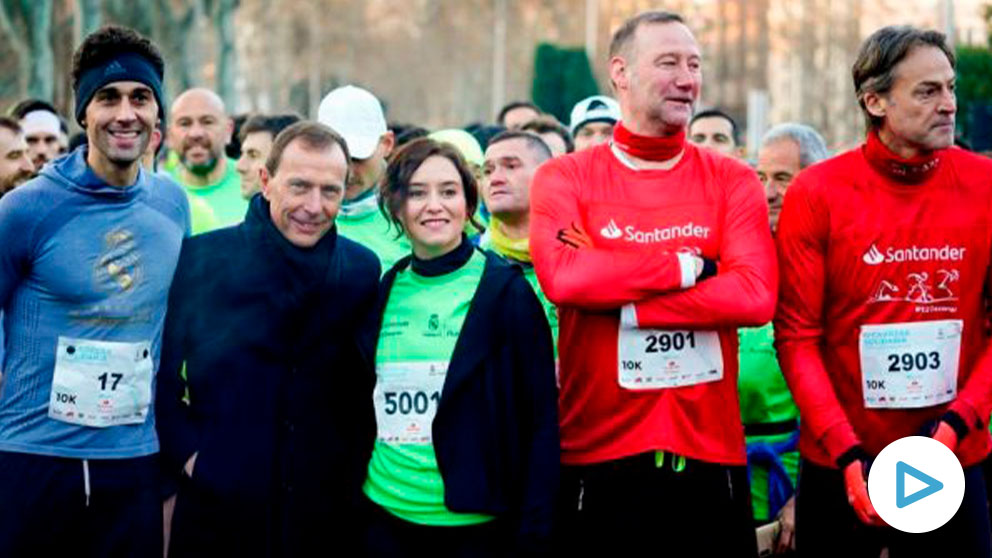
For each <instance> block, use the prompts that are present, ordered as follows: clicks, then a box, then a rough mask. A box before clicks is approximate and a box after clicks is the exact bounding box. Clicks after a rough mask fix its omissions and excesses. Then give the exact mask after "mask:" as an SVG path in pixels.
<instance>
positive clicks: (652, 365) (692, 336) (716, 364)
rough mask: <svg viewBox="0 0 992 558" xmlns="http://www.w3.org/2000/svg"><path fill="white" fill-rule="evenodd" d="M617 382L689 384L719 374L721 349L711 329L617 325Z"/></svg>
mask: <svg viewBox="0 0 992 558" xmlns="http://www.w3.org/2000/svg"><path fill="white" fill-rule="evenodd" d="M617 354H618V356H619V362H618V363H617V372H618V375H619V383H620V386H621V387H623V388H626V389H634V390H643V389H659V388H674V387H682V386H691V385H694V384H701V383H704V382H715V381H718V380H720V379H722V378H723V352H722V351H721V349H720V336H719V334H718V333H717V332H715V331H694V330H693V331H684V330H661V329H637V328H633V327H628V326H625V325H621V326H620V338H619V341H618V344H617Z"/></svg>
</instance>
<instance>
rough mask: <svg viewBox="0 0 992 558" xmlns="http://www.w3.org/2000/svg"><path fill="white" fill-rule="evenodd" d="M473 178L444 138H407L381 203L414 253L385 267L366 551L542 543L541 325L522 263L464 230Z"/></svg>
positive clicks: (551, 432) (548, 450)
mask: <svg viewBox="0 0 992 558" xmlns="http://www.w3.org/2000/svg"><path fill="white" fill-rule="evenodd" d="M477 206H478V190H477V188H476V185H475V178H474V177H473V175H472V172H471V171H470V170H469V169H468V166H467V165H466V164H465V162H464V161H463V160H462V158H461V155H459V154H458V152H457V151H455V149H454V148H453V147H451V146H450V145H447V144H444V143H439V142H435V141H433V140H430V139H418V140H414V141H412V142H410V143H409V144H408V145H406V146H404V147H403V149H402V150H401V151H399V152H398V153H397V154H396V155H395V157H394V158H393V160H392V162H390V164H389V167H388V168H387V170H386V179H385V180H384V181H383V185H382V192H381V196H380V207H381V209H382V210H383V212H384V213H385V214H386V215H387V217H388V218H389V219H390V220H392V222H393V223H394V224H395V225H396V226H397V228H398V229H399V230H400V231H402V232H403V234H405V235H406V236H407V237H408V238H409V240H410V244H411V245H412V247H413V254H411V255H409V256H407V257H405V258H403V259H401V260H400V261H399V262H397V263H396V265H395V266H393V268H392V269H391V270H390V271H389V272H388V273H386V275H385V277H383V280H382V284H381V286H380V293H379V313H378V316H379V318H380V320H379V321H378V322H377V323H376V324H375V327H372V328H370V330H369V335H368V338H367V342H368V343H369V345H370V348H372V347H374V352H375V369H376V387H375V393H374V396H373V398H374V402H375V411H376V422H377V434H376V440H375V447H374V450H373V453H372V459H371V461H370V462H369V468H368V478H367V480H366V481H365V485H364V493H365V495H366V496H367V498H368V500H369V514H370V517H369V520H368V531H367V534H366V537H367V539H366V540H367V552H368V554H369V555H371V556H421V555H428V554H433V555H435V556H491V555H501V554H506V553H510V554H514V555H518V554H529V553H536V552H544V551H547V548H546V546H547V544H548V541H549V537H550V531H551V518H552V514H553V510H552V503H553V502H554V498H555V493H556V489H557V485H558V463H559V449H558V423H557V393H556V389H555V379H554V356H553V352H552V342H551V333H550V331H549V329H548V325H547V320H546V319H545V318H544V312H543V310H542V308H541V304H540V303H539V302H538V300H537V297H536V296H535V295H534V291H533V290H532V289H531V288H530V285H529V284H528V283H527V281H526V280H525V279H524V277H523V274H522V273H521V271H520V269H519V268H518V267H516V266H512V265H510V264H507V263H505V262H504V261H503V260H501V259H500V258H499V257H497V256H494V255H492V254H489V253H485V252H482V251H480V250H479V249H477V248H475V247H474V246H473V245H472V244H471V243H470V242H469V241H468V239H467V238H466V237H465V234H464V233H463V231H464V229H465V223H466V221H467V220H470V219H471V217H470V216H471V215H474V213H475V210H476V207H477Z"/></svg>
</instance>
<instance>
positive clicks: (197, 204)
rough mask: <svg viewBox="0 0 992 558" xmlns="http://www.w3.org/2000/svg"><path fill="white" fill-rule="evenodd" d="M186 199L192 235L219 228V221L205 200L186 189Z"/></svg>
mask: <svg viewBox="0 0 992 558" xmlns="http://www.w3.org/2000/svg"><path fill="white" fill-rule="evenodd" d="M186 199H188V200H189V220H190V226H191V229H192V231H191V232H192V233H193V235H198V234H203V233H205V232H210V231H212V230H214V229H219V228H220V222H219V221H217V216H216V215H214V210H213V209H210V206H209V205H207V202H205V201H203V200H202V199H200V198H199V197H197V196H194V195H192V194H190V193H189V191H188V190H187V191H186Z"/></svg>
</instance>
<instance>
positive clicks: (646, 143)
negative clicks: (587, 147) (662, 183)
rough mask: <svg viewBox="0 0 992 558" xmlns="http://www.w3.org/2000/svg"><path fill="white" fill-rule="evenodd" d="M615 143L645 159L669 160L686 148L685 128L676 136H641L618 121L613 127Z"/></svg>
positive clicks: (622, 149)
mask: <svg viewBox="0 0 992 558" xmlns="http://www.w3.org/2000/svg"><path fill="white" fill-rule="evenodd" d="M613 144H614V145H616V146H617V147H619V148H620V150H621V151H623V152H624V153H627V154H628V155H631V156H633V157H637V158H638V159H643V160H645V161H667V160H669V159H672V158H674V157H676V156H677V155H678V154H679V153H681V152H682V150H683V149H685V128H683V129H682V130H681V131H679V133H677V134H675V135H674V136H660V137H654V136H641V135H638V134H635V133H634V132H631V131H630V130H628V129H627V127H626V126H624V125H623V122H617V125H616V126H615V127H614V128H613Z"/></svg>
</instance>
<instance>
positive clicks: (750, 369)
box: [737, 122, 830, 554]
mask: <svg viewBox="0 0 992 558" xmlns="http://www.w3.org/2000/svg"><path fill="white" fill-rule="evenodd" d="M829 156H830V153H829V152H828V151H827V146H826V145H825V144H824V142H823V138H822V137H821V136H820V134H819V133H817V132H816V130H814V129H813V128H811V127H809V126H806V125H805V124H798V123H793V122H788V123H785V124H779V125H777V126H774V127H773V128H772V129H771V130H768V132H767V133H766V134H765V137H764V138H763V139H762V141H761V149H760V150H759V151H758V166H757V171H758V178H759V179H760V180H761V183H762V184H763V185H764V187H765V197H766V198H767V199H768V210H769V211H768V221H769V225H770V226H771V230H772V231H773V232H774V230H775V228H776V225H777V224H778V215H779V211H781V209H782V199H783V198H784V196H785V191H786V189H787V188H788V187H789V184H790V183H791V182H792V180H793V179H794V178H795V177H796V175H798V174H799V171H800V170H802V169H804V168H806V167H808V166H810V165H812V164H813V163H816V162H818V161H821V160H823V159H826V158H827V157H829ZM737 333H738V341H739V343H740V367H741V368H740V376H739V377H738V381H737V390H738V394H739V396H740V400H741V420H742V422H743V423H744V434H745V440H746V442H747V447H748V467H749V468H750V473H751V476H750V479H751V505H752V510H753V512H754V520H755V522H756V523H759V524H771V525H774V524H776V523H777V524H778V527H777V528H775V527H773V528H771V529H768V528H763V529H759V530H758V544H759V548H764V546H765V545H767V547H768V548H772V547H774V549H775V551H776V552H777V553H779V554H784V553H786V552H787V551H788V550H789V549H790V548H791V549H794V548H795V538H794V534H795V524H796V507H795V503H796V499H795V487H796V479H797V477H798V473H799V452H798V451H797V447H796V442H797V441H798V438H799V410H798V409H796V404H795V403H794V402H793V401H792V395H791V394H790V393H789V387H788V386H787V385H786V383H785V379H784V378H783V377H782V370H781V368H779V365H778V357H777V355H776V354H775V349H774V343H775V332H774V329H773V328H772V324H771V322H769V323H767V324H765V325H764V326H762V327H755V328H748V327H742V328H740V329H739V330H738V332H737ZM776 530H777V531H778V535H777V536H776V537H774V538H773V537H767V538H766V537H765V536H763V535H764V533H765V532H767V531H772V532H774V531H776Z"/></svg>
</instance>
